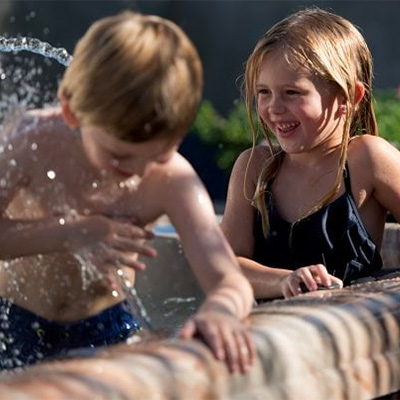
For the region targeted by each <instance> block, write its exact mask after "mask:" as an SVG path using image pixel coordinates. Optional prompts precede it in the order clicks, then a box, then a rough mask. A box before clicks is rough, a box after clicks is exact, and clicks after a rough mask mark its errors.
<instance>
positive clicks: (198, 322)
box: [179, 311, 256, 374]
mask: <svg viewBox="0 0 400 400" xmlns="http://www.w3.org/2000/svg"><path fill="white" fill-rule="evenodd" d="M195 336H198V337H200V338H201V339H203V340H204V342H205V343H206V344H207V345H208V346H209V347H210V348H211V350H212V351H213V353H214V356H215V358H217V359H218V360H220V361H225V362H226V364H227V366H228V368H229V371H230V372H231V373H235V372H239V371H240V372H241V373H242V374H244V373H245V372H247V371H248V369H249V368H250V366H251V365H252V364H253V362H254V358H255V354H256V351H255V347H254V344H253V341H252V339H251V337H250V334H249V331H248V330H247V329H246V327H245V326H244V324H243V323H242V322H241V321H239V320H238V319H237V318H235V317H233V316H231V315H227V314H225V313H222V312H213V311H205V312H201V311H199V312H198V313H196V314H195V315H194V316H193V317H192V318H190V319H189V320H188V321H187V322H186V323H185V324H184V325H183V326H182V328H181V329H180V332H179V337H180V338H181V339H190V338H193V337H195Z"/></svg>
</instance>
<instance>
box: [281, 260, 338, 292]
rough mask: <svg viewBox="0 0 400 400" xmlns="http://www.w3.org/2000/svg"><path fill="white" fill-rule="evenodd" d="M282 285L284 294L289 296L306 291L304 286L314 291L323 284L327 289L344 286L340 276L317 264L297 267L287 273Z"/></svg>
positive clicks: (307, 289)
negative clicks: (337, 276)
mask: <svg viewBox="0 0 400 400" xmlns="http://www.w3.org/2000/svg"><path fill="white" fill-rule="evenodd" d="M281 285H282V293H283V296H284V297H285V298H287V297H293V296H297V295H299V294H301V293H304V290H303V288H304V286H305V288H306V291H309V292H312V291H314V290H318V289H319V287H320V286H321V285H322V286H323V287H325V288H327V289H329V288H330V287H331V286H335V287H339V288H341V287H343V282H342V281H341V280H340V279H339V278H336V277H335V276H333V275H330V274H329V273H328V271H327V269H326V267H325V266H324V265H322V264H315V265H309V266H307V267H302V268H299V269H296V270H295V271H293V272H292V273H290V274H288V275H286V276H285V277H284V278H283V279H282V281H281ZM302 286H303V288H302Z"/></svg>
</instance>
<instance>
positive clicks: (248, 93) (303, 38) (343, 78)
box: [245, 7, 378, 233]
mask: <svg viewBox="0 0 400 400" xmlns="http://www.w3.org/2000/svg"><path fill="white" fill-rule="evenodd" d="M282 48H283V49H284V51H285V55H286V56H287V57H288V60H289V61H290V63H291V64H292V65H293V66H294V68H296V67H301V68H305V69H306V70H308V72H309V73H311V74H312V75H314V76H317V77H319V78H321V79H323V80H325V81H327V82H330V83H333V84H334V85H336V86H337V87H338V88H339V89H340V91H341V93H342V94H343V95H344V97H345V99H346V103H347V104H346V106H347V113H346V119H345V124H344V130H343V137H342V143H341V150H340V158H339V164H338V172H337V176H336V181H335V184H334V186H333V188H332V190H331V191H329V192H328V193H327V194H326V195H325V196H324V197H323V198H321V199H320V201H318V203H317V204H316V205H315V206H314V207H313V208H312V209H311V210H310V211H309V212H308V213H307V214H306V215H309V214H311V213H312V212H314V211H316V210H318V209H319V208H321V207H323V206H324V205H326V204H328V203H329V201H330V200H332V198H333V197H334V196H335V194H336V193H337V192H338V190H339V188H340V183H341V180H342V173H343V169H344V167H345V163H346V159H347V148H348V143H349V140H350V138H351V137H352V136H355V135H357V134H364V133H369V134H372V135H378V128H377V124H376V119H375V113H374V110H373V105H372V93H371V87H372V78H373V70H372V57H371V53H370V51H369V49H368V46H367V44H366V42H365V40H364V38H363V36H362V35H361V33H360V32H359V30H358V29H357V28H356V27H355V26H354V25H353V24H352V23H351V22H349V21H348V20H346V19H344V18H342V17H340V16H338V15H335V14H333V13H331V12H328V11H325V10H322V9H319V8H318V7H313V8H307V9H305V10H301V11H298V12H297V13H294V14H292V15H290V16H289V17H287V18H285V19H283V20H281V21H280V22H278V23H277V24H276V25H274V26H273V27H272V28H271V29H270V30H269V31H267V32H266V33H265V34H264V35H263V36H262V37H261V38H260V39H259V40H258V42H257V44H256V46H255V49H254V51H253V53H252V54H251V55H250V57H249V59H248V60H247V63H246V70H245V102H246V106H247V111H248V116H249V119H250V125H251V129H252V134H253V147H254V145H255V137H256V121H255V120H254V117H253V108H256V104H257V93H256V90H255V87H256V80H257V77H258V73H259V70H260V66H261V63H262V61H263V60H264V58H265V57H267V56H268V55H269V54H270V53H272V52H273V51H274V50H275V49H282ZM357 81H360V82H362V84H363V85H364V87H365V95H364V97H363V99H362V100H361V102H360V103H359V104H358V106H357V107H355V106H354V104H355V96H356V83H357ZM258 124H259V126H261V129H262V131H263V134H264V136H265V138H266V140H267V142H268V145H269V147H270V150H271V157H270V158H269V159H268V160H267V161H266V163H265V165H264V166H263V169H262V171H261V173H260V176H259V178H258V183H257V186H256V191H255V194H254V198H253V202H254V204H255V205H256V207H257V209H258V210H259V211H260V213H261V216H262V221H263V229H264V232H265V233H267V232H268V230H269V222H268V214H267V210H266V204H265V185H266V182H267V181H268V180H270V179H271V178H273V177H274V176H275V175H276V174H277V173H278V171H279V168H280V165H281V163H282V161H283V157H284V152H283V151H282V150H281V149H280V147H277V146H275V147H274V146H273V145H272V143H271V140H270V137H269V132H268V128H267V126H266V125H265V124H264V123H263V122H262V121H261V120H260V119H258ZM249 162H250V161H249ZM306 215H305V216H306Z"/></svg>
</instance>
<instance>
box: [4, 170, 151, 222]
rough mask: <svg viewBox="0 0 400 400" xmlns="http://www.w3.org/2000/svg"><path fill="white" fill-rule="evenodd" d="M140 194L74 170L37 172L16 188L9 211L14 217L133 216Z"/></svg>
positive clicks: (137, 209) (123, 185)
mask: <svg viewBox="0 0 400 400" xmlns="http://www.w3.org/2000/svg"><path fill="white" fill-rule="evenodd" d="M142 203H143V202H142V196H141V192H140V191H139V190H138V187H135V186H134V184H132V185H127V184H125V183H124V182H122V183H119V182H117V181H115V182H114V181H109V182H104V181H102V180H101V177H99V176H95V175H93V174H87V173H84V172H82V171H80V170H79V168H77V169H76V170H75V171H74V173H73V172H72V171H71V170H69V171H63V169H62V168H53V169H48V170H43V171H40V173H38V174H37V175H36V177H35V179H32V180H31V181H30V182H28V184H27V185H26V187H24V188H22V189H20V190H19V191H18V192H17V194H16V196H15V197H14V199H13V201H12V202H11V204H10V207H9V210H8V211H9V212H11V211H12V215H14V216H15V217H18V218H24V217H25V218H43V217H46V216H54V215H60V216H66V217H68V216H72V217H73V216H74V215H91V214H103V215H109V216H116V217H117V216H136V215H137V214H138V213H139V211H140V210H141V209H143V204H142Z"/></svg>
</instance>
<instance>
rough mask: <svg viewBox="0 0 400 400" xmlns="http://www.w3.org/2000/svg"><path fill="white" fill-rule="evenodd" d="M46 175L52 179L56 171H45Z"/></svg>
mask: <svg viewBox="0 0 400 400" xmlns="http://www.w3.org/2000/svg"><path fill="white" fill-rule="evenodd" d="M47 177H48V178H49V179H54V178H55V177H56V173H55V172H54V171H51V170H50V171H47Z"/></svg>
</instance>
